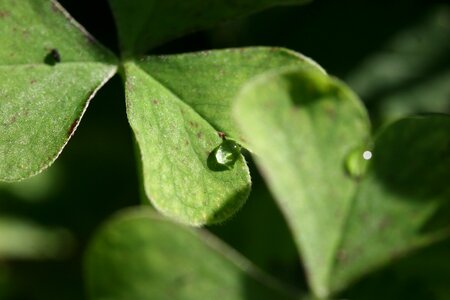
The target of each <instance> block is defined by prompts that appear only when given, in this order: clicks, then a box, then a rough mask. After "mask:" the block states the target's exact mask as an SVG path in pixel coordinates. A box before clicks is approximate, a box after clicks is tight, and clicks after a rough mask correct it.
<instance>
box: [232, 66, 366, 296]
mask: <svg viewBox="0 0 450 300" xmlns="http://www.w3.org/2000/svg"><path fill="white" fill-rule="evenodd" d="M235 116H236V120H237V121H238V123H239V124H240V125H241V128H242V130H243V133H244V135H245V138H246V139H247V141H248V142H249V144H250V145H251V147H252V148H253V149H254V150H255V152H256V156H255V158H256V162H257V163H258V165H259V166H260V167H261V171H262V174H263V175H264V176H265V177H266V180H267V181H268V185H269V187H270V188H271V189H272V191H273V192H274V194H275V196H276V197H277V200H278V202H279V205H280V207H281V210H282V211H283V213H284V214H285V215H286V218H287V221H288V224H289V225H290V226H291V229H292V230H293V232H294V235H295V240H296V243H297V245H298V246H299V248H300V251H301V253H302V256H303V260H304V264H305V268H306V272H307V277H308V279H309V282H310V285H311V287H312V289H313V290H314V291H315V293H316V294H317V295H319V296H326V295H327V294H328V293H329V290H328V281H329V279H330V276H331V266H332V262H333V259H334V255H335V253H334V251H335V248H336V246H337V243H338V241H339V238H340V234H341V228H342V226H343V225H344V221H345V216H346V214H347V211H348V208H349V206H350V204H351V197H352V195H353V194H354V193H355V190H356V187H357V182H356V181H355V180H353V179H352V178H350V177H349V176H347V175H346V173H345V172H344V166H343V162H344V160H345V158H346V156H347V155H348V153H349V152H351V151H352V150H353V149H354V148H356V147H358V146H360V145H362V144H363V143H364V142H366V141H367V139H368V131H369V124H368V121H367V116H366V113H365V111H364V109H363V108H362V106H361V105H360V103H359V102H358V99H357V97H356V96H355V95H353V94H352V93H351V91H350V90H349V89H348V88H347V87H345V86H344V85H343V84H342V83H340V82H338V81H337V80H334V79H332V78H330V77H328V76H327V75H325V74H323V73H321V72H318V71H314V70H303V71H301V70H297V69H295V70H293V71H283V72H274V73H269V74H267V75H263V76H261V77H259V79H256V80H253V81H251V83H249V84H247V85H246V86H245V88H244V89H243V91H242V93H241V94H240V95H239V96H238V101H237V102H236V111H235ZM300 232H301V234H300Z"/></svg>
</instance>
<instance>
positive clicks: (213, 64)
mask: <svg viewBox="0 0 450 300" xmlns="http://www.w3.org/2000/svg"><path fill="white" fill-rule="evenodd" d="M284 65H296V66H300V67H303V68H318V67H316V65H315V64H314V63H313V62H312V61H310V60H309V59H307V58H304V57H302V56H300V55H298V54H295V53H293V52H291V51H286V50H283V49H278V48H274V49H269V48H254V49H252V48H250V49H233V50H220V51H210V52H201V53H193V54H183V55H174V56H159V57H149V58H146V59H144V60H142V61H140V62H136V63H131V62H129V63H127V64H125V76H126V98H127V114H128V118H129V121H130V124H131V127H132V128H133V131H134V133H135V136H136V140H137V142H138V145H139V148H140V152H141V157H142V164H143V165H142V168H143V174H144V186H145V190H146V193H147V195H148V197H149V198H150V200H151V201H152V203H153V204H154V205H155V207H156V208H157V209H158V210H160V211H161V212H163V213H164V214H166V215H168V216H171V217H173V218H175V219H177V220H179V221H182V222H185V223H188V224H192V225H201V224H205V223H209V224H211V223H218V222H221V221H224V220H225V219H227V218H228V217H230V216H231V215H233V214H234V213H235V212H236V211H237V210H238V209H239V208H240V207H241V206H242V205H243V203H244V202H245V200H246V199H247V196H248V193H249V190H250V176H249V174H248V169H247V166H246V164H245V161H244V159H243V157H242V156H241V155H240V154H238V153H235V154H238V156H237V157H235V158H237V161H236V162H234V164H231V165H230V166H231V168H229V167H230V166H224V165H221V164H220V161H218V160H217V159H216V157H215V154H217V152H216V151H217V150H218V147H220V145H223V144H224V143H227V141H222V139H221V138H220V137H219V135H218V131H223V132H225V133H226V135H227V139H228V138H231V139H235V140H237V141H239V142H242V143H244V142H243V141H242V140H241V139H240V138H239V133H238V132H237V129H236V128H235V125H234V123H233V122H232V121H231V112H230V110H231V99H232V97H233V95H234V94H235V93H236V92H237V91H238V89H239V87H240V86H241V85H242V84H243V83H244V82H245V81H246V80H248V79H249V78H251V77H252V76H255V75H256V74H259V73H261V72H264V71H266V70H269V69H271V68H274V67H280V66H284Z"/></svg>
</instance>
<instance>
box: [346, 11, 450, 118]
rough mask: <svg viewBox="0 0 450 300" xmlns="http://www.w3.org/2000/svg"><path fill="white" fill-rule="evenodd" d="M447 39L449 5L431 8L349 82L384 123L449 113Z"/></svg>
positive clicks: (449, 45)
mask: <svg viewBox="0 0 450 300" xmlns="http://www.w3.org/2000/svg"><path fill="white" fill-rule="evenodd" d="M449 35H450V11H449V10H448V6H446V5H437V6H433V7H431V9H429V11H427V12H426V13H425V14H424V17H423V18H421V19H419V21H418V22H415V23H413V24H412V25H410V26H408V27H407V28H405V29H404V30H402V31H401V32H399V33H397V34H395V35H394V36H393V37H392V38H391V39H390V40H389V41H388V42H387V43H385V44H381V45H380V48H379V49H377V50H376V51H375V52H374V53H372V54H371V55H370V56H368V57H366V58H365V59H364V60H363V63H362V64H360V65H359V66H357V67H356V68H355V69H354V70H352V72H350V74H349V75H348V76H347V78H346V82H348V84H349V85H350V86H351V87H352V88H353V89H354V90H355V91H356V92H357V93H358V95H360V96H361V98H362V99H363V100H364V101H365V102H366V103H368V105H369V106H370V108H371V110H372V111H374V112H373V114H379V116H377V117H379V118H380V119H381V121H384V122H386V120H387V121H392V120H395V119H398V118H400V117H404V116H408V115H410V114H413V113H418V112H419V113H421V112H441V113H450V102H449V97H448V95H449V93H450V65H449V49H450V39H449V38H448V36H449ZM376 121H378V120H376Z"/></svg>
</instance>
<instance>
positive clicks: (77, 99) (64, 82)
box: [0, 0, 116, 181]
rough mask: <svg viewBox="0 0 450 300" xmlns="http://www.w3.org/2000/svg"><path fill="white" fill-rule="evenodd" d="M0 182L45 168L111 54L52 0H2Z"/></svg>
mask: <svg viewBox="0 0 450 300" xmlns="http://www.w3.org/2000/svg"><path fill="white" fill-rule="evenodd" d="M0 4H1V5H0V44H1V47H0V180H6V181H13V180H20V179H24V178H27V177H29V176H32V175H34V174H36V173H38V172H40V171H42V170H43V169H44V168H46V167H48V166H49V165H50V164H51V163H52V162H53V161H54V160H55V159H56V157H57V156H58V155H59V153H60V152H61V151H62V148H63V147H64V145H65V144H66V143H67V141H68V139H69V138H70V136H71V135H72V134H73V132H74V130H75V129H76V127H77V125H78V122H79V121H80V119H81V117H82V115H83V112H84V110H85V109H86V107H87V104H88V103H89V100H90V99H91V98H92V97H93V96H94V94H95V92H96V91H97V89H99V88H100V87H101V86H102V85H103V84H104V83H105V82H106V81H107V80H108V79H109V78H110V77H111V76H112V75H113V74H114V73H115V70H116V66H115V65H114V63H115V62H114V57H113V56H112V55H111V54H110V53H109V52H108V51H107V50H105V49H104V48H103V47H101V46H100V45H99V44H98V43H97V42H96V41H95V40H94V39H93V38H92V37H91V36H90V35H89V34H88V33H87V32H85V31H84V29H83V28H81V27H80V25H78V24H77V23H75V21H74V20H73V19H71V18H70V16H69V15H68V14H67V13H66V12H65V11H64V10H63V9H62V8H61V7H60V6H59V5H58V4H57V3H56V2H53V1H46V0H23V1H22V0H21V1H13V0H1V2H0Z"/></svg>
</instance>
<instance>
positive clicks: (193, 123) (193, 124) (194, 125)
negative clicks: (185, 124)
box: [189, 121, 198, 128]
mask: <svg viewBox="0 0 450 300" xmlns="http://www.w3.org/2000/svg"><path fill="white" fill-rule="evenodd" d="M189 124H190V125H191V126H192V127H194V128H197V127H198V124H197V123H195V122H194V121H189Z"/></svg>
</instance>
